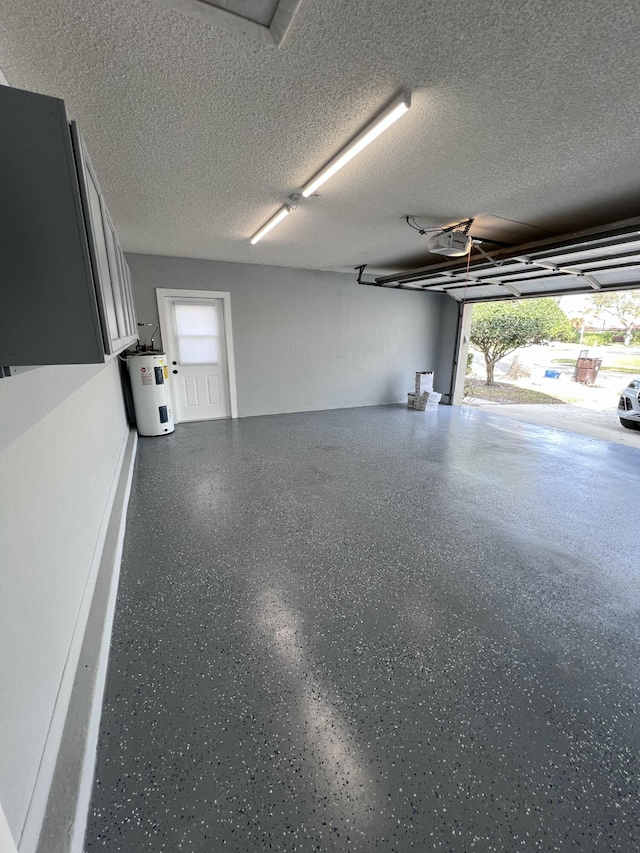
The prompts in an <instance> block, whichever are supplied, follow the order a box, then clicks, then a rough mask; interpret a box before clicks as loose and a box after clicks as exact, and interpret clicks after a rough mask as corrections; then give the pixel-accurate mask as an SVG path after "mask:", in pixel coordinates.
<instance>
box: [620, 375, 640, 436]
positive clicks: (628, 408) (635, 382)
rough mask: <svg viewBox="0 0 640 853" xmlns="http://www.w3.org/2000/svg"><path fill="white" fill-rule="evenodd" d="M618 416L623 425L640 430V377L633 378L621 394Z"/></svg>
mask: <svg viewBox="0 0 640 853" xmlns="http://www.w3.org/2000/svg"><path fill="white" fill-rule="evenodd" d="M618 417H619V418H620V423H621V424H622V426H623V427H626V428H627V429H637V430H640V378H638V379H632V380H631V382H630V383H629V384H628V385H627V387H626V388H625V389H624V391H623V392H622V394H621V395H620V400H619V402H618Z"/></svg>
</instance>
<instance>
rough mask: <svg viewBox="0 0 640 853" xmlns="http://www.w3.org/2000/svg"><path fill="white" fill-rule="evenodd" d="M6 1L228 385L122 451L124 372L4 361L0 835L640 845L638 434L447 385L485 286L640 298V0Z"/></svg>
mask: <svg viewBox="0 0 640 853" xmlns="http://www.w3.org/2000/svg"><path fill="white" fill-rule="evenodd" d="M0 11H1V13H2V20H3V27H2V30H1V31H0V70H1V72H2V74H1V75H0V81H1V82H2V83H6V84H7V85H9V86H11V87H14V88H16V89H25V90H28V91H30V92H37V93H41V94H43V95H49V96H52V97H55V98H61V99H63V100H64V103H65V105H66V108H67V111H68V114H69V116H70V117H71V118H73V119H74V120H75V121H77V123H78V126H79V128H80V131H81V133H82V136H83V139H84V140H85V142H86V144H87V147H88V149H89V151H90V153H91V160H92V163H93V166H94V167H95V170H96V172H97V174H98V176H99V179H100V184H101V187H102V190H103V192H104V196H105V198H106V200H107V202H108V205H109V209H110V211H111V215H112V218H113V222H114V225H115V228H116V230H117V233H118V235H119V238H120V241H121V244H122V246H123V249H124V251H125V254H126V259H127V262H128V265H129V268H130V270H131V279H132V286H133V294H134V297H135V308H136V314H137V319H138V320H139V321H140V322H143V323H148V324H150V326H151V327H153V326H154V325H155V324H157V323H158V322H159V314H158V305H157V290H158V289H163V288H165V289H174V290H184V291H185V293H186V292H188V291H189V292H211V293H214V292H215V293H218V292H224V293H226V294H229V297H230V303H231V312H232V315H233V335H232V347H233V352H234V357H235V371H236V385H237V401H236V402H237V417H230V418H224V419H220V420H206V421H200V422H190V423H189V422H183V423H178V425H177V427H176V431H175V433H173V434H172V435H168V436H163V437H157V438H140V439H138V438H137V435H136V433H135V431H134V430H133V429H132V428H131V426H130V424H129V422H128V419H127V412H126V407H125V403H124V399H123V393H122V384H121V372H120V365H119V360H118V358H117V357H115V356H114V357H109V358H107V359H106V360H105V361H104V363H102V364H85V363H75V364H66V363H65V364H55V363H53V364H49V365H46V366H40V367H37V368H36V369H30V370H24V371H23V370H20V371H18V372H16V373H15V375H11V374H10V372H9V373H6V374H5V377H4V378H2V379H0V479H1V482H2V497H1V501H2V528H1V531H0V545H1V551H2V554H3V559H2V561H1V565H0V578H1V579H2V584H1V588H2V595H1V596H0V647H1V648H2V649H3V654H2V655H1V657H0V685H1V686H2V689H1V690H0V723H1V724H0V849H2V850H3V851H4V850H5V849H6V850H7V851H9V853H15V851H16V850H19V851H20V853H59V851H60V853H61V851H74V853H75V851H82V850H85V851H87V853H93V851H97V850H106V851H116V850H126V851H129V850H140V851H142V850H149V851H160V850H191V851H194V853H199V851H208V850H218V849H220V850H222V849H229V850H237V851H258V850H274V851H275V850H282V851H284V850H296V849H298V850H320V851H324V850H363V851H364V850H366V851H370V850H380V851H387V850H388V851H391V850H394V851H405V850H412V849H416V850H434V851H436V850H451V851H470V850H478V851H483V853H484V851H490V850H514V851H515V850H521V849H522V850H560V851H564V850H569V849H583V850H589V851H590V850H610V851H630V850H634V849H636V848H637V847H638V844H639V839H640V827H639V826H638V822H639V818H640V807H639V806H638V802H639V798H638V766H637V755H638V749H639V746H640V743H639V741H640V737H639V734H638V728H637V724H636V720H637V712H638V688H637V673H638V640H639V634H640V631H639V628H638V620H637V610H638V578H637V571H636V570H635V565H634V560H633V558H632V553H633V531H634V530H635V527H637V517H636V516H637V511H636V507H637V505H638V496H639V485H640V469H639V466H638V451H637V450H635V449H632V448H628V447H621V446H613V445H610V444H608V443H606V442H603V441H598V440H594V439H588V438H584V437H577V436H568V435H567V434H562V433H560V432H559V431H555V430H550V429H545V428H542V427H535V426H524V425H522V424H517V423H513V422H508V423H507V422H506V421H505V420H504V419H501V418H499V417H497V416H494V415H491V414H487V413H486V412H480V411H467V410H463V409H461V408H460V407H459V406H457V405H455V404H456V402H458V399H457V393H458V389H459V379H460V371H461V365H462V364H463V363H464V358H463V353H464V345H465V322H468V318H469V310H468V309H469V306H470V305H471V304H472V303H473V302H474V301H476V300H481V299H494V298H496V299H497V298H519V297H522V296H527V295H529V296H531V295H534V294H535V295H540V292H544V293H545V294H553V293H556V292H561V291H563V290H564V291H567V292H590V291H591V292H593V291H594V290H597V289H605V290H606V289H618V288H632V287H638V286H640V276H639V275H638V266H639V261H640V251H639V249H640V240H639V239H638V232H640V227H638V226H639V224H640V219H639V214H640V210H639V209H638V204H637V199H638V190H639V189H640V187H639V186H638V184H639V183H640V179H639V178H638V176H637V167H636V164H637V161H638V141H637V140H638V124H639V118H640V116H639V112H640V107H639V103H640V100H639V99H638V92H639V82H640V80H639V76H640V73H639V71H638V67H637V33H638V22H637V10H636V8H635V4H633V3H631V2H627V0H613V2H611V3H609V4H608V5H607V7H606V10H605V9H604V8H603V7H602V5H601V4H597V3H592V2H586V3H585V2H566V3H562V4H557V3H552V2H550V0H534V1H533V2H531V3H528V4H526V6H524V7H522V8H517V9H515V8H514V7H513V5H512V4H507V3H505V2H501V0H496V2H480V0H468V2H464V3H462V4H458V5H457V6H455V7H451V6H447V5H445V4H441V3H434V2H427V3H421V4H417V3H415V2H412V3H410V2H408V0H396V2H393V3H391V4H389V3H383V2H381V0H367V2H353V3H349V4H344V3H339V2H338V0H329V1H328V2H325V3H318V2H314V0H299V2H296V0H281V2H280V3H279V4H278V3H277V2H275V0H274V2H272V3H266V4H265V3H258V2H253V0H250V2H246V3H240V2H238V3H236V2H231V0H230V2H224V3H223V2H221V3H219V4H216V3H212V2H206V0H202V2H200V0H136V2H134V3H131V2H125V0H25V2H22V3H20V4H15V3H12V2H10V0H0ZM252 17H253V20H249V18H252ZM598 57H600V58H601V59H600V60H599V61H595V59H594V58H598ZM605 58H606V61H605ZM401 96H402V97H405V98H407V99H408V100H409V101H410V108H409V109H408V110H407V111H406V114H404V115H403V116H402V117H401V118H399V119H398V121H397V122H395V123H394V124H393V125H392V126H390V127H389V128H388V129H387V130H385V132H384V133H383V134H381V135H380V137H379V138H377V139H375V140H374V141H373V142H371V144H370V145H369V146H368V147H367V148H366V149H364V150H362V151H361V152H360V153H358V154H357V156H355V157H354V158H353V160H352V161H351V162H349V163H348V164H347V165H345V166H344V168H342V169H341V170H340V171H339V172H337V173H336V174H334V175H333V176H332V177H330V178H329V179H328V180H327V182H326V184H323V185H322V186H321V187H320V188H318V189H317V191H315V190H314V191H312V192H310V193H309V195H308V197H306V196H305V195H304V190H305V187H307V188H308V187H309V186H310V185H311V184H312V182H313V179H314V177H315V176H317V175H318V174H319V173H320V172H321V170H322V169H323V168H324V167H325V166H327V164H330V163H332V162H333V160H334V158H335V157H336V156H338V155H339V154H340V152H342V151H343V150H344V149H345V146H347V145H348V143H349V142H350V141H351V140H353V139H354V137H357V135H358V134H359V133H361V132H362V131H363V129H366V128H367V127H368V126H370V124H371V122H372V121H373V120H374V119H375V117H376V116H378V115H379V114H380V113H381V112H382V111H384V110H385V109H386V108H387V107H388V106H389V105H390V104H393V103H395V101H396V100H397V99H398V98H399V97H401ZM42 192H43V200H44V199H45V197H46V187H44V186H43V190H42ZM16 210H17V208H16V206H15V205H12V206H11V209H8V207H7V205H6V204H4V206H3V217H4V219H3V220H2V221H3V223H5V224H6V223H7V222H8V221H9V219H10V218H11V217H14V216H15V215H16ZM282 210H286V213H287V215H286V216H284V217H283V218H282V221H281V222H279V223H278V224H277V225H276V226H275V227H274V228H273V229H272V230H271V231H269V233H267V234H265V235H264V237H263V238H262V239H260V240H259V242H257V243H252V242H251V240H252V238H254V237H255V236H256V235H257V234H258V233H259V232H260V230H261V229H262V228H263V226H265V225H266V224H268V223H269V222H270V221H271V220H272V219H273V217H274V216H276V215H278V212H279V211H282ZM456 225H458V228H457V229H454V230H456V232H457V233H458V232H463V233H464V234H466V235H467V236H469V238H470V239H471V241H472V247H471V251H470V254H468V255H466V254H465V255H464V256H461V257H457V258H445V257H443V256H442V255H440V254H437V253H434V252H432V251H429V249H428V247H429V246H432V245H433V242H432V238H433V237H434V235H436V236H437V235H442V234H446V233H447V231H446V229H451V228H452V227H453V226H456ZM26 233H27V232H26V231H25V234H26ZM38 250H39V247H38V245H31V244H30V243H29V242H28V240H27V237H26V236H25V253H28V252H31V253H33V254H34V255H37V253H38ZM7 286H8V287H10V286H11V283H10V282H8V283H7ZM5 305H6V302H5ZM34 311H37V306H34ZM30 333H31V330H30V329H29V328H25V329H24V335H25V337H27V338H28V336H29V334H30ZM59 333H60V336H61V337H63V338H64V337H72V336H73V335H74V329H73V328H70V327H62V328H60V329H59ZM143 334H147V331H146V329H145V330H143V331H141V335H143ZM157 340H159V337H158V338H157ZM27 366H29V365H28V364H27ZM416 370H428V371H433V373H434V377H435V388H436V390H437V391H438V392H440V393H441V394H442V404H441V405H440V406H439V408H438V411H436V412H434V413H422V412H416V411H411V410H408V409H407V407H406V394H407V391H408V390H409V388H410V386H411V385H412V383H413V376H414V372H415V371H416ZM612 405H615V401H612ZM116 593H117V596H118V597H117V602H116ZM112 628H113V631H112ZM109 653H110V657H109ZM107 670H108V672H107ZM103 699H104V702H103ZM94 771H95V773H94Z"/></svg>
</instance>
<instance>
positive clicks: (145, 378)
mask: <svg viewBox="0 0 640 853" xmlns="http://www.w3.org/2000/svg"><path fill="white" fill-rule="evenodd" d="M140 376H141V377H142V384H143V385H153V376H152V375H151V371H150V370H149V369H148V368H147V367H141V368H140Z"/></svg>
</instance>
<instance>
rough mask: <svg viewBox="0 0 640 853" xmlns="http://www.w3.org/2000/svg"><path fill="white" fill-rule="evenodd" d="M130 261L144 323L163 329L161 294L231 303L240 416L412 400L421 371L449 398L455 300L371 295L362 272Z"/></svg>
mask: <svg viewBox="0 0 640 853" xmlns="http://www.w3.org/2000/svg"><path fill="white" fill-rule="evenodd" d="M127 260H128V261H129V265H130V267H131V276H132V279H133V290H134V294H135V299H136V307H137V312H138V319H139V320H140V321H142V322H157V321H158V311H157V306H156V297H155V289H156V288H186V289H192V290H220V291H227V292H229V293H230V294H231V313H232V318H233V347H234V353H235V363H236V379H237V389H238V413H239V415H240V416H241V417H243V416H247V415H263V414H277V413H280V412H297V411H308V410H314V409H333V408H344V407H349V406H373V405H379V404H384V403H395V402H399V401H403V400H406V394H407V391H408V390H409V389H410V387H411V386H412V384H413V374H414V372H415V371H416V370H433V371H435V379H436V382H435V387H436V390H438V391H441V392H442V393H448V391H449V383H450V379H451V364H450V352H449V351H450V350H452V347H453V342H454V340H455V331H456V322H457V314H456V304H455V302H454V301H453V300H452V299H451V298H450V297H447V296H444V295H442V294H426V293H413V292H410V291H399V290H389V289H382V288H376V287H364V286H362V285H359V284H357V282H356V276H355V273H354V274H353V275H344V274H338V273H326V272H320V271H315V270H296V269H287V268H282V267H267V266H257V265H246V264H231V263H222V262H217V261H204V260H194V259H188V258H169V257H159V256H152V255H135V254H129V255H127ZM452 312H453V313H452Z"/></svg>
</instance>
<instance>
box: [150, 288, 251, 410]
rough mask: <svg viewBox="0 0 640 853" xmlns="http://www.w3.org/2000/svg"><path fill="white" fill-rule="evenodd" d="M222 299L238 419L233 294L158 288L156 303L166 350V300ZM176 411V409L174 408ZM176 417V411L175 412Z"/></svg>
mask: <svg viewBox="0 0 640 853" xmlns="http://www.w3.org/2000/svg"><path fill="white" fill-rule="evenodd" d="M167 297H168V298H169V299H221V300H222V316H223V319H224V342H225V351H226V354H227V379H228V382H229V404H230V408H231V417H232V418H237V417H238V395H237V391H236V364H235V359H234V356H233V328H232V325H231V294H230V293H228V292H227V291H223V290H183V289H182V288H177V289H173V288H164V287H156V301H157V303H158V318H159V320H160V334H161V335H162V346H163V349H165V351H166V348H165V341H166V340H167V337H168V336H166V335H165V330H166V329H168V327H169V323H170V318H169V316H168V314H167V311H166V310H165V299H166V298H167ZM174 409H175V407H174ZM174 415H175V410H174Z"/></svg>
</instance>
